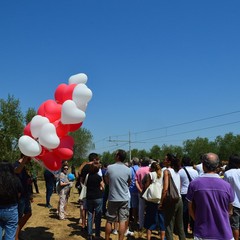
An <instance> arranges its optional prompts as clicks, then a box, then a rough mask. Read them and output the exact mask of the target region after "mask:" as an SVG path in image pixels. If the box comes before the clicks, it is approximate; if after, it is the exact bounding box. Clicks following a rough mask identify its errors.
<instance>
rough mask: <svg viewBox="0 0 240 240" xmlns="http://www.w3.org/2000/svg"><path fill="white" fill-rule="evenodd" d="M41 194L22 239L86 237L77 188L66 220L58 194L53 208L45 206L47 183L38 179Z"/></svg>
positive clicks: (76, 238) (68, 208)
mask: <svg viewBox="0 0 240 240" xmlns="http://www.w3.org/2000/svg"><path fill="white" fill-rule="evenodd" d="M38 186H39V189H40V194H34V202H33V203H32V211H33V215H32V217H31V218H30V219H29V221H28V222H27V224H26V225H25V227H24V228H23V230H22V232H21V235H20V236H21V239H22V240H68V239H69V240H80V239H86V237H87V235H86V232H84V231H81V228H80V225H79V223H78V222H79V216H80V213H79V206H78V204H77V200H78V194H77V189H75V188H74V187H73V188H72V191H71V195H70V199H69V203H68V207H67V212H68V214H69V215H68V217H67V220H65V221H60V220H58V217H57V214H56V211H57V203H58V195H57V194H56V193H54V194H53V195H52V198H51V204H52V206H53V208H52V209H48V208H46V207H45V183H44V181H38ZM104 226H105V219H103V220H102V232H101V236H102V237H104ZM134 233H135V235H134V236H133V237H129V239H139V240H142V239H146V234H143V235H142V236H139V234H138V232H134ZM111 238H112V239H113V240H117V236H115V235H111ZM152 238H153V239H159V236H158V235H157V233H154V234H153V237H152ZM175 239H178V238H175Z"/></svg>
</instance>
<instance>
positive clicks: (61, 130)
mask: <svg viewBox="0 0 240 240" xmlns="http://www.w3.org/2000/svg"><path fill="white" fill-rule="evenodd" d="M53 124H54V126H55V127H56V133H57V135H58V137H64V136H66V135H67V134H68V132H69V125H68V124H62V123H61V121H60V120H57V121H55V122H54V123H53Z"/></svg>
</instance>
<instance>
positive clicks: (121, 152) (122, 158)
mask: <svg viewBox="0 0 240 240" xmlns="http://www.w3.org/2000/svg"><path fill="white" fill-rule="evenodd" d="M116 157H117V158H118V159H119V160H120V161H121V162H124V161H125V160H126V158H127V153H126V151H124V150H122V149H118V150H117V151H116Z"/></svg>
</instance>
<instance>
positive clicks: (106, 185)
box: [101, 163, 109, 217]
mask: <svg viewBox="0 0 240 240" xmlns="http://www.w3.org/2000/svg"><path fill="white" fill-rule="evenodd" d="M107 166H108V164H106V163H105V164H103V166H102V168H101V170H102V178H103V182H104V185H105V187H104V190H103V206H102V216H104V217H105V215H106V212H107V199H108V192H109V186H108V184H106V182H105V178H104V176H105V174H106V172H107Z"/></svg>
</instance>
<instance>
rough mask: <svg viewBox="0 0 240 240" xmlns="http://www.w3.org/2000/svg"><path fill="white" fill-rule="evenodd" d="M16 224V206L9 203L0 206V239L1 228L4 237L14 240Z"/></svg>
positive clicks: (0, 234)
mask: <svg viewBox="0 0 240 240" xmlns="http://www.w3.org/2000/svg"><path fill="white" fill-rule="evenodd" d="M17 226H18V206H17V204H15V205H9V206H6V207H0V239H2V234H3V230H5V233H4V236H5V237H4V239H7V240H14V239H15V235H16V231H17Z"/></svg>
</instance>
